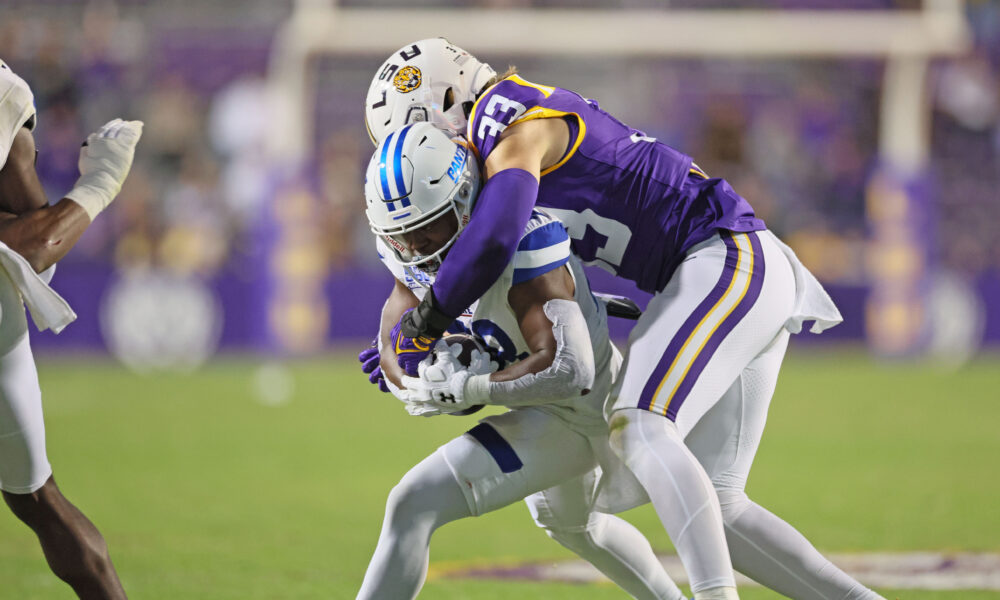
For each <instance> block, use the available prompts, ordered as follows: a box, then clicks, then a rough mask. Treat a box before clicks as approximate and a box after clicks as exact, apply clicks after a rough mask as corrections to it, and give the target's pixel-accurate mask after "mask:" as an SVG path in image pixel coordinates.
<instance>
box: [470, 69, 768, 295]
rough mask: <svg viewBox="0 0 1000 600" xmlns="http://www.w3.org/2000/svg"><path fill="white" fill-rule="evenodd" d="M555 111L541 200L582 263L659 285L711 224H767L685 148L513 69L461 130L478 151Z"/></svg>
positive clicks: (485, 152) (752, 227)
mask: <svg viewBox="0 0 1000 600" xmlns="http://www.w3.org/2000/svg"><path fill="white" fill-rule="evenodd" d="M551 117H557V118H559V117H561V118H564V119H565V120H566V122H567V123H568V124H569V126H570V144H569V148H568V149H567V152H566V154H565V155H564V157H563V158H562V160H560V161H559V162H558V163H557V164H555V165H553V166H552V167H550V168H548V169H545V170H544V171H542V178H541V183H540V185H539V188H538V200H537V204H538V205H539V206H543V207H545V208H546V209H547V210H548V211H549V212H550V213H552V214H553V215H554V216H556V217H558V218H559V219H560V220H561V221H562V222H563V224H564V225H565V226H566V229H567V231H569V234H570V237H571V238H572V243H573V251H574V252H575V253H576V254H577V255H578V256H579V257H580V258H581V259H582V260H583V261H584V262H585V263H586V264H594V265H598V266H601V267H603V268H605V269H607V270H608V271H611V272H612V273H614V274H616V275H619V276H621V277H624V278H626V279H631V280H632V281H635V282H636V284H638V287H639V289H642V290H645V291H648V292H656V291H659V290H662V289H663V287H664V286H666V284H667V281H669V280H670V277H671V275H672V274H673V272H674V269H675V268H676V267H677V265H678V264H679V263H680V261H681V260H683V259H684V253H685V252H687V250H688V249H689V248H691V246H693V245H695V244H697V243H699V242H701V241H704V240H706V239H708V238H709V237H711V236H712V235H713V234H715V232H716V230H718V229H727V230H730V231H738V232H747V231H758V230H762V229H764V228H765V225H764V222H763V221H761V220H760V219H757V218H755V217H754V212H753V208H752V207H751V206H750V204H749V203H748V202H747V201H746V200H745V199H743V198H742V197H740V196H739V195H738V194H736V192H734V191H733V189H732V188H731V187H730V186H729V184H728V183H726V182H725V181H724V180H722V179H709V178H708V177H707V176H706V175H705V174H704V173H702V172H701V171H700V170H699V169H698V168H697V167H696V166H694V165H693V163H692V160H691V157H689V156H687V155H685V154H682V153H681V152H678V151H677V150H674V149H673V148H671V147H669V146H667V145H666V144H662V143H660V142H657V141H655V140H654V139H652V138H649V137H646V136H645V135H644V134H643V133H642V132H641V131H638V130H636V129H633V128H631V127H629V126H628V125H625V124H624V123H622V122H621V121H619V120H617V119H616V118H614V117H612V116H611V115H609V114H608V113H606V112H604V111H603V110H601V109H600V107H599V106H598V105H597V102H595V101H593V100H588V99H585V98H583V97H582V96H580V95H579V94H577V93H576V92H571V91H569V90H564V89H561V88H557V87H548V86H543V85H538V84H534V83H530V82H528V81H525V80H524V79H522V78H521V77H519V76H517V75H514V76H512V77H509V78H507V79H504V80H503V81H501V82H499V83H497V84H496V85H494V86H493V87H491V88H490V89H488V90H487V91H486V92H485V93H484V94H483V95H482V96H480V98H479V99H478V100H477V101H476V104H475V106H474V107H473V110H472V114H471V115H470V119H469V129H468V138H469V141H470V142H471V143H472V146H473V148H474V149H475V150H476V152H477V153H478V155H479V157H480V159H481V160H483V161H485V160H486V158H487V157H488V156H489V155H490V152H492V151H493V148H494V147H495V146H496V143H497V139H498V138H499V136H500V134H501V133H502V132H503V131H504V130H505V129H506V128H507V127H508V126H509V125H512V124H514V123H519V122H523V121H528V120H531V119H539V118H551Z"/></svg>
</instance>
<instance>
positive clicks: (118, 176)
mask: <svg viewBox="0 0 1000 600" xmlns="http://www.w3.org/2000/svg"><path fill="white" fill-rule="evenodd" d="M34 126H35V107H34V99H33V96H32V93H31V90H30V88H29V87H28V85H27V84H26V83H25V82H24V80H23V79H21V78H20V77H18V76H17V75H15V74H14V73H13V72H12V71H11V70H10V68H9V67H8V66H7V65H6V64H4V62H3V61H0V490H2V491H3V498H4V500H5V501H6V502H7V505H8V506H10V509H11V510H12V511H13V512H14V514H15V515H17V517H18V518H19V519H21V520H22V521H24V522H25V523H26V524H27V525H28V526H29V527H31V529H32V530H34V532H35V534H36V535H37V536H38V539H39V541H40V542H41V546H42V550H43V552H44V553H45V558H46V560H47V561H48V563H49V566H50V567H51V568H52V571H53V572H54V573H55V574H56V575H57V576H58V577H59V578H60V579H62V580H63V581H65V582H66V583H68V584H69V585H70V586H71V587H72V588H73V590H74V591H75V592H76V594H77V595H78V596H79V597H80V598H88V599H89V598H94V599H98V598H100V599H106V598H115V599H117V598H125V597H126V596H125V592H124V590H123V589H122V585H121V583H120V582H119V580H118V575H117V573H116V572H115V568H114V565H112V563H111V558H110V557H109V556H108V549H107V545H106V544H105V541H104V538H103V537H102V536H101V534H100V532H99V531H98V530H97V528H96V527H94V525H93V524H92V523H91V522H90V521H89V520H88V519H87V517H85V516H84V515H83V513H81V512H80V510H79V509H77V508H76V507H75V506H73V504H71V503H70V502H69V500H67V499H66V498H65V497H64V496H63V495H62V493H61V492H60V491H59V488H58V487H57V486H56V482H55V479H53V478H52V468H51V467H50V466H49V462H48V458H47V457H46V454H45V427H44V424H43V421H42V400H41V391H40V389H39V385H38V374H37V372H36V370H35V363H34V359H33V357H32V355H31V346H30V345H29V341H28V323H27V320H26V318H25V312H24V304H27V305H28V306H29V308H30V309H31V315H32V318H33V320H34V321H35V323H36V324H37V325H38V326H39V328H40V329H44V328H51V329H53V330H54V331H56V332H58V331H59V330H61V329H62V328H63V327H65V325H67V324H68V323H69V322H70V321H72V320H73V319H74V318H75V317H76V315H75V314H74V313H73V312H72V310H71V309H70V308H69V306H68V305H67V304H66V303H65V301H63V300H62V298H60V297H59V296H58V295H57V294H56V293H55V292H54V291H52V289H51V288H49V287H48V285H47V279H43V278H40V277H39V276H38V275H37V274H36V273H43V272H46V271H49V274H48V276H49V277H50V276H51V270H50V268H51V267H53V266H54V265H55V263H56V262H57V261H59V259H61V258H62V257H63V256H64V255H65V254H66V253H67V252H68V251H69V250H70V248H72V247H73V245H74V244H75V243H76V241H77V240H78V239H79V237H80V235H81V234H82V233H83V232H84V230H85V229H86V228H87V226H89V225H90V223H91V221H92V220H93V219H94V217H95V216H97V214H98V213H99V212H101V210H102V209H103V208H105V207H106V206H107V205H108V204H109V203H110V202H111V201H112V200H114V198H115V196H117V195H118V192H119V190H120V189H121V185H122V182H123V181H124V180H125V177H126V175H127V174H128V171H129V168H130V167H131V164H132V157H133V154H134V152H135V146H136V143H137V142H138V141H139V137H140V135H141V133H142V123H141V122H139V121H122V120H120V119H115V120H114V121H111V122H110V123H108V124H107V125H105V126H104V127H102V128H101V129H100V130H99V131H97V132H96V133H93V134H91V135H90V136H89V137H88V138H87V141H86V143H85V146H84V147H83V149H82V150H81V151H80V161H79V166H80V179H79V180H78V181H77V183H76V186H75V187H74V188H73V189H72V190H71V191H70V192H69V193H67V194H66V196H65V197H64V198H63V199H62V200H60V201H59V202H58V203H56V204H54V205H52V206H49V204H48V200H47V198H46V197H45V192H44V191H43V190H42V186H41V184H40V183H39V181H38V176H37V175H36V173H35V166H34V164H35V141H34V137H33V136H32V130H33V129H34ZM22 299H23V302H24V303H22Z"/></svg>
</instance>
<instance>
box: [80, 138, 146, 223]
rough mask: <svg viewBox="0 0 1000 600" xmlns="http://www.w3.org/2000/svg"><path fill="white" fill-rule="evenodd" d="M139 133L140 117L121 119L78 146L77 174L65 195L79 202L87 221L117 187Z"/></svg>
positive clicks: (107, 203)
mask: <svg viewBox="0 0 1000 600" xmlns="http://www.w3.org/2000/svg"><path fill="white" fill-rule="evenodd" d="M141 136H142V121H122V120H121V119H115V120H114V121H110V122H108V123H107V124H105V125H104V127H101V128H100V129H98V130H97V131H96V132H94V133H92V134H90V135H88V136H87V141H86V142H85V143H84V146H83V148H82V149H81V150H80V161H79V163H78V164H79V167H80V178H79V179H78V180H77V181H76V185H75V186H73V189H72V190H70V192H69V193H68V194H66V197H67V198H69V199H70V200H73V201H74V202H76V203H77V204H79V205H80V206H82V207H83V210H85V211H87V215H88V216H89V217H90V220H91V221H93V220H94V217H96V216H97V215H98V213H100V212H101V211H102V210H104V209H105V208H106V207H107V206H108V205H109V204H111V201H112V200H114V199H115V196H117V195H118V192H120V191H121V189H122V183H124V182H125V177H126V176H127V175H128V172H129V169H131V168H132V157H133V156H135V145H136V144H138V143H139V138H140V137H141Z"/></svg>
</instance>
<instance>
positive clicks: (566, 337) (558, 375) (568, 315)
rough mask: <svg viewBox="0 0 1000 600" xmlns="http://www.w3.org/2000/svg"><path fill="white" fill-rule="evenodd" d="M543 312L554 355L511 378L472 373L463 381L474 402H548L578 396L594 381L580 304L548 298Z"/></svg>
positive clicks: (585, 323) (587, 336) (585, 391)
mask: <svg viewBox="0 0 1000 600" xmlns="http://www.w3.org/2000/svg"><path fill="white" fill-rule="evenodd" d="M544 310H545V316H546V317H548V318H549V320H550V321H552V333H553V335H555V338H556V355H555V358H554V359H553V360H552V364H551V365H549V366H548V368H546V369H545V370H543V371H540V372H538V373H529V374H528V375H524V376H522V377H518V378H517V379H514V380H512V381H490V376H489V374H486V375H473V376H472V377H470V378H469V379H468V380H467V381H466V383H465V397H466V398H467V399H470V400H473V401H475V402H476V403H482V404H502V405H503V406H531V405H536V404H548V403H550V402H556V401H559V400H566V399H568V398H573V397H576V396H581V395H583V394H585V393H587V392H589V391H590V388H591V386H592V385H594V375H595V367H594V348H593V346H592V345H591V341H590V332H589V330H588V329H587V321H586V320H585V319H584V317H583V312H581V311H580V305H578V304H577V303H576V302H573V301H571V300H549V301H548V302H546V303H545V306H544Z"/></svg>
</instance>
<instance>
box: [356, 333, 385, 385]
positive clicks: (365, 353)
mask: <svg viewBox="0 0 1000 600" xmlns="http://www.w3.org/2000/svg"><path fill="white" fill-rule="evenodd" d="M358 360H359V361H361V370H362V371H364V372H365V373H368V374H369V375H368V381H370V382H372V383H374V384H376V385H378V389H380V390H382V391H383V392H388V391H389V386H388V385H386V383H385V377H384V376H383V375H382V367H380V366H379V364H378V363H379V353H378V348H377V347H376V344H375V342H372V345H371V346H370V347H368V348H365V349H364V350H362V351H361V354H359V355H358Z"/></svg>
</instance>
